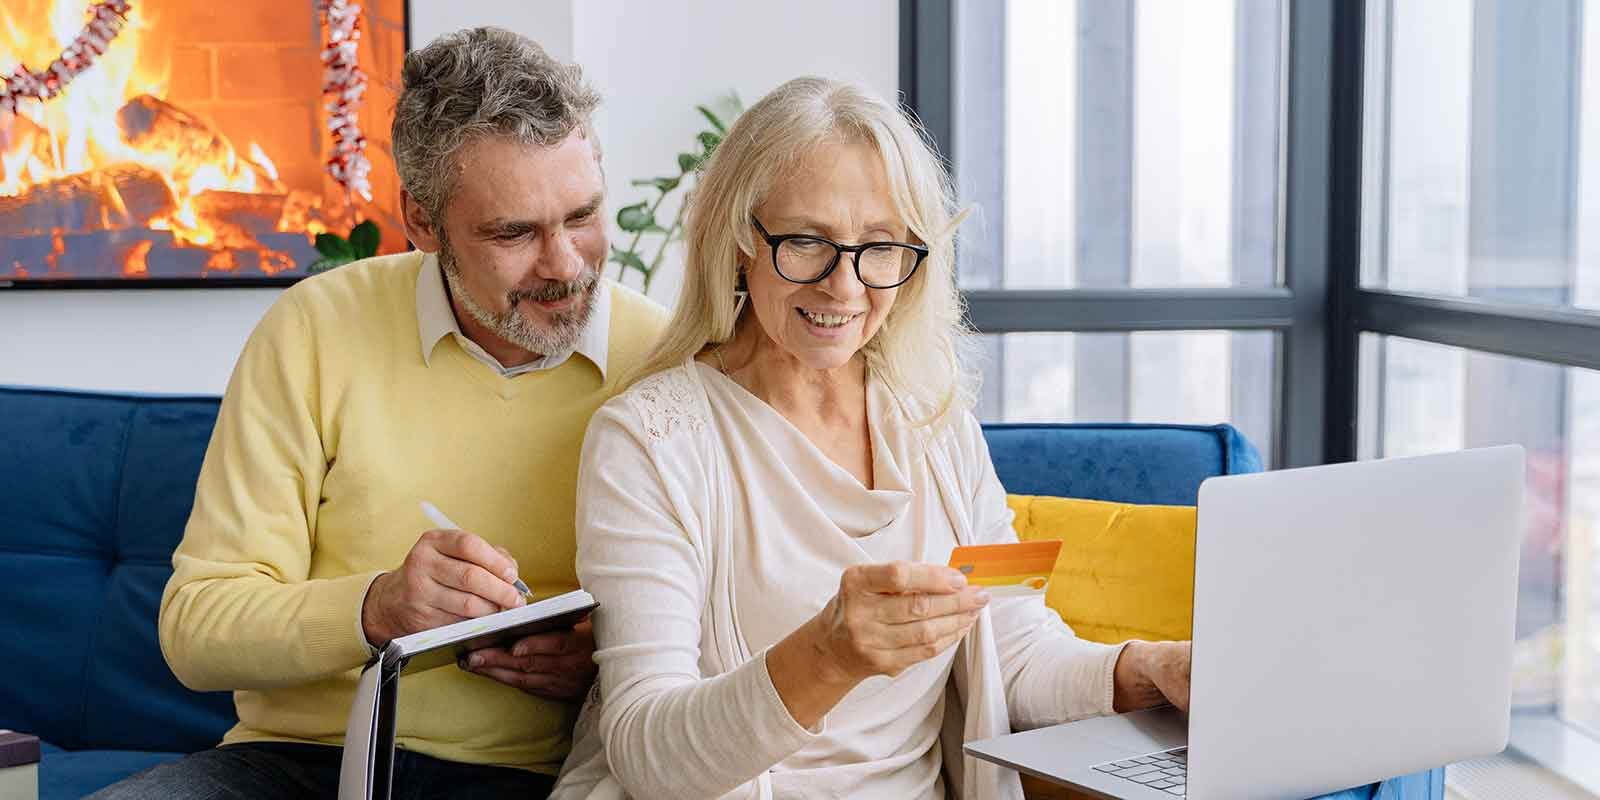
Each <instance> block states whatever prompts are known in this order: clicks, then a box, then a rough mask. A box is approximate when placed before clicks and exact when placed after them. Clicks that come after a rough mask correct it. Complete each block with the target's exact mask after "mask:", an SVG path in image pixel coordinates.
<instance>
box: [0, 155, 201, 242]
mask: <svg viewBox="0 0 1600 800" xmlns="http://www.w3.org/2000/svg"><path fill="white" fill-rule="evenodd" d="M176 208H177V202H176V200H174V198H173V196H172V190H171V188H169V187H168V185H167V182H166V180H165V179H163V178H162V177H161V175H160V174H159V173H157V172H156V171H154V170H152V169H150V168H148V167H144V166H140V165H138V164H129V163H122V164H113V165H111V166H109V167H106V168H104V169H98V170H91V171H89V172H84V173H80V174H77V175H69V176H67V177H65V178H61V179H59V180H54V181H50V182H48V183H41V184H39V185H37V186H32V187H29V188H28V189H27V190H26V191H24V192H22V193H21V194H19V195H17V196H15V197H0V236H44V235H48V234H51V233H53V232H57V231H60V232H64V233H86V232H89V231H102V230H114V229H117V228H129V227H137V228H143V227H147V226H148V225H149V224H150V221H151V220H153V219H156V218H157V217H162V216H166V215H167V214H170V213H172V212H173V211H174V210H175V209H176Z"/></svg>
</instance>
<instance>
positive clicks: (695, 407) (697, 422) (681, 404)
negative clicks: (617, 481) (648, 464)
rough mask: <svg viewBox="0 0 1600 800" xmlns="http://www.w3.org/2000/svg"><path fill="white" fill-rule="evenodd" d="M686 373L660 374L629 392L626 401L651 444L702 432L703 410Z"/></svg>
mask: <svg viewBox="0 0 1600 800" xmlns="http://www.w3.org/2000/svg"><path fill="white" fill-rule="evenodd" d="M689 369H691V367H673V368H672V369H668V370H662V371H661V372H658V373H656V374H654V375H651V376H650V377H648V378H645V379H644V380H642V381H640V382H639V383H638V384H636V385H635V386H634V387H633V388H632V389H629V390H628V393H627V394H628V401H629V403H630V404H631V405H632V406H633V408H634V410H635V411H636V412H638V414H639V419H640V420H641V421H642V422H643V423H644V430H645V433H646V434H648V435H649V436H650V440H651V441H653V442H660V441H664V440H666V439H668V438H670V437H672V436H673V435H675V434H677V433H679V432H682V431H687V432H690V433H699V432H701V431H703V430H705V427H706V416H705V406H704V405H703V404H702V403H701V402H700V401H699V398H698V397H696V396H695V393H696V391H697V387H696V386H695V381H694V378H693V377H692V376H690V375H689V371H688V370H689Z"/></svg>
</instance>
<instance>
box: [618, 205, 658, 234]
mask: <svg viewBox="0 0 1600 800" xmlns="http://www.w3.org/2000/svg"><path fill="white" fill-rule="evenodd" d="M654 224H656V218H655V215H653V214H651V213H650V209H649V208H648V207H646V204H645V203H634V204H633V205H631V206H627V207H625V208H623V209H622V210H620V211H618V212H617V227H619V228H621V229H623V230H625V231H627V232H628V233H639V232H640V231H644V230H648V229H649V228H650V226H652V225H654Z"/></svg>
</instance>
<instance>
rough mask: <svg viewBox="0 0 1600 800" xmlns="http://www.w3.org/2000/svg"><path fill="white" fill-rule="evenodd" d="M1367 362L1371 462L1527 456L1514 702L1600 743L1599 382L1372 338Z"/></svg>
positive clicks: (1567, 371)
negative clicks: (1497, 451) (1489, 451)
mask: <svg viewBox="0 0 1600 800" xmlns="http://www.w3.org/2000/svg"><path fill="white" fill-rule="evenodd" d="M1362 356H1363V358H1365V359H1369V360H1370V361H1371V362H1372V363H1371V364H1370V365H1364V367H1367V368H1364V369H1363V373H1362V374H1363V376H1364V378H1367V379H1370V380H1372V381H1374V382H1376V383H1377V387H1376V391H1373V392H1368V391H1366V388H1367V387H1363V392H1362V394H1363V397H1364V398H1367V399H1366V401H1365V402H1363V403H1362V409H1361V420H1360V426H1361V429H1362V434H1363V436H1362V438H1363V440H1366V439H1367V438H1368V437H1369V436H1370V437H1371V438H1372V439H1373V440H1374V441H1375V448H1374V450H1373V451H1371V452H1364V453H1363V456H1376V457H1384V456H1406V455H1417V454H1423V453H1436V452H1441V451H1448V450H1456V449H1460V448H1464V447H1482V446H1487V445H1495V444H1508V443H1517V444H1521V445H1522V446H1524V447H1525V448H1527V451H1528V494H1527V502H1528V516H1527V529H1526V535H1525V538H1524V540H1523V546H1522V564H1521V574H1520V580H1521V585H1520V588H1519V591H1518V597H1517V643H1516V651H1515V674H1514V676H1513V685H1512V700H1513V703H1514V705H1516V706H1517V707H1521V708H1556V709H1558V710H1559V712H1560V713H1561V714H1562V715H1563V716H1564V717H1565V718H1566V719H1568V720H1569V721H1571V722H1572V723H1574V724H1577V725H1580V726H1583V727H1586V728H1587V729H1589V730H1590V731H1595V732H1600V560H1596V558H1595V555H1594V554H1595V551H1596V549H1597V548H1600V525H1597V522H1600V372H1594V371H1590V370H1584V369H1578V368H1572V367H1562V366H1558V365H1554V364H1546V363H1542V362H1537V361H1526V360H1522V359H1515V358H1507V357H1503V356H1496V355H1490V354H1486V353H1479V352H1473V351H1468V350H1461V349H1459V348H1454V347H1447V346H1444V345H1436V344H1426V343H1422V342H1416V341H1412V340H1409V339H1398V338H1392V337H1383V336H1378V335H1376V334H1366V335H1364V336H1363V342H1362Z"/></svg>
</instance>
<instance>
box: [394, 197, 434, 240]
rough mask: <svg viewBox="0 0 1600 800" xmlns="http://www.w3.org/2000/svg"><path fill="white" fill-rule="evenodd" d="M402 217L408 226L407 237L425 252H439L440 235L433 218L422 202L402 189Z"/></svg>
mask: <svg viewBox="0 0 1600 800" xmlns="http://www.w3.org/2000/svg"><path fill="white" fill-rule="evenodd" d="M400 219H401V221H402V222H403V223H404V224H405V227H406V238H407V239H410V240H411V243H412V244H414V245H416V246H417V249H418V250H421V251H423V252H424V253H437V252H439V235H438V232H437V231H435V230H434V229H433V220H432V219H430V218H429V217H428V212H427V211H426V210H425V209H423V207H422V204H421V203H418V202H417V199H416V198H415V197H412V196H411V193H410V192H408V191H406V190H404V189H401V190H400Z"/></svg>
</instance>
